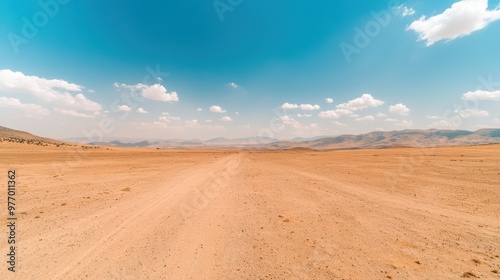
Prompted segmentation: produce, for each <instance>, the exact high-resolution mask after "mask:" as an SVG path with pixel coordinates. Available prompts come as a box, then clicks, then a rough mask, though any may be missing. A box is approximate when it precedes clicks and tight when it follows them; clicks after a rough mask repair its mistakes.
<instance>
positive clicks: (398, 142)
mask: <svg viewBox="0 0 500 280" xmlns="http://www.w3.org/2000/svg"><path fill="white" fill-rule="evenodd" d="M497 143H500V129H481V130H477V131H467V130H436V129H430V130H403V131H390V132H385V131H375V132H370V133H366V134H361V135H340V136H317V137H313V138H294V139H291V140H287V141H283V140H279V139H275V138H269V137H247V138H236V139H227V138H222V137H220V138H214V139H210V140H206V141H201V140H198V139H194V140H188V141H183V140H178V139H174V140H158V139H155V140H147V141H123V140H122V141H117V140H114V141H104V142H89V143H87V144H91V145H101V146H115V147H151V148H177V149H183V148H190V149H193V148H199V149H207V148H239V149H263V150H288V149H313V150H339V149H380V148H391V147H434V146H460V145H481V144H497Z"/></svg>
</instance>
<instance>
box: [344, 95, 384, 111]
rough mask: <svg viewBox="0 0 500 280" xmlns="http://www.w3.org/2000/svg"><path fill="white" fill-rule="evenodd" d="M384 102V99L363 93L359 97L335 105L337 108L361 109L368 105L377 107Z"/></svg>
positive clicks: (368, 106)
mask: <svg viewBox="0 0 500 280" xmlns="http://www.w3.org/2000/svg"><path fill="white" fill-rule="evenodd" d="M382 104H384V101H381V100H377V99H375V98H373V96H372V95H371V94H367V93H365V94H363V95H362V96H361V97H359V98H356V99H353V100H351V101H349V102H347V103H342V104H339V105H337V108H339V109H347V110H350V111H357V110H363V109H366V108H370V107H378V106H381V105H382Z"/></svg>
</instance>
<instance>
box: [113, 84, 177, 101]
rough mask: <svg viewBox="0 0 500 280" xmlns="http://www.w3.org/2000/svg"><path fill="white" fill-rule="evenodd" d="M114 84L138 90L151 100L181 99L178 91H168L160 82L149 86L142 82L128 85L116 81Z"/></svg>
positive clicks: (134, 90)
mask: <svg viewBox="0 0 500 280" xmlns="http://www.w3.org/2000/svg"><path fill="white" fill-rule="evenodd" d="M113 85H114V86H115V87H119V88H124V89H128V90H130V91H132V92H138V93H140V94H141V95H142V96H143V97H144V98H147V99H150V100H155V101H162V102H177V101H179V96H178V95H177V92H175V91H173V92H171V93H168V92H167V89H166V88H165V87H164V86H162V85H160V84H155V85H152V86H148V85H145V84H141V83H139V84H137V85H126V84H118V83H114V84H113Z"/></svg>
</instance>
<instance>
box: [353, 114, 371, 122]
mask: <svg viewBox="0 0 500 280" xmlns="http://www.w3.org/2000/svg"><path fill="white" fill-rule="evenodd" d="M354 120H355V121H358V122H362V121H370V122H371V121H374V120H375V117H374V116H372V115H369V116H365V117H362V118H355V119H354Z"/></svg>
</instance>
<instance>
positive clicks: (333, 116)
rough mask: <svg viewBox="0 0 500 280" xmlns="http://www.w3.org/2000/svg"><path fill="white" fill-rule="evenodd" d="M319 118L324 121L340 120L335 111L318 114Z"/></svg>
mask: <svg viewBox="0 0 500 280" xmlns="http://www.w3.org/2000/svg"><path fill="white" fill-rule="evenodd" d="M318 117H320V118H322V119H338V118H340V115H339V114H338V113H337V112H335V110H328V111H323V112H320V113H319V114H318Z"/></svg>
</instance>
